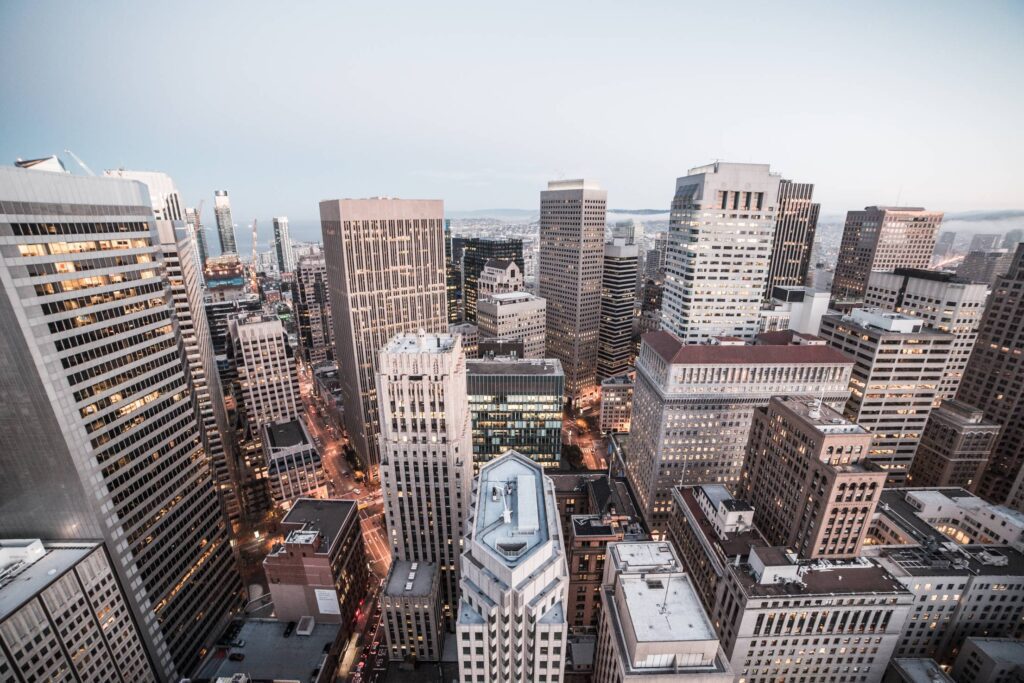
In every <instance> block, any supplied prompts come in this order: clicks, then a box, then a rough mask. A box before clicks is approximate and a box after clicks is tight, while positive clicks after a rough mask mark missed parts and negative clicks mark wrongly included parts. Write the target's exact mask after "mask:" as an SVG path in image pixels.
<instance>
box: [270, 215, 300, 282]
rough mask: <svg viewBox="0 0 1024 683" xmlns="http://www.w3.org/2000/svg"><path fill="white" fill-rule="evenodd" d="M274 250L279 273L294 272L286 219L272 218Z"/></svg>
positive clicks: (282, 217) (292, 253) (283, 217)
mask: <svg viewBox="0 0 1024 683" xmlns="http://www.w3.org/2000/svg"><path fill="white" fill-rule="evenodd" d="M274 250H275V251H276V252H277V270H278V271H279V272H281V273H291V272H294V271H295V252H294V251H293V250H292V238H291V236H289V235H288V217H287V216H274Z"/></svg>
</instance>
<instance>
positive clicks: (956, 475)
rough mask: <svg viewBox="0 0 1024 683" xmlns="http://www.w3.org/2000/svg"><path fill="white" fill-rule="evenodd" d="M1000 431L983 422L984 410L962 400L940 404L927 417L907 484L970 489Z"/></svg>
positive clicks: (988, 422) (979, 475)
mask: <svg viewBox="0 0 1024 683" xmlns="http://www.w3.org/2000/svg"><path fill="white" fill-rule="evenodd" d="M999 429H1000V427H999V425H998V424H996V423H995V422H990V421H989V420H986V419H985V412H984V411H982V410H978V409H977V408H975V407H974V406H970V405H967V404H966V403H963V402H961V401H955V400H952V399H948V400H946V401H943V402H942V405H941V406H940V407H938V408H936V409H935V410H933V411H932V413H931V415H930V416H929V417H928V424H927V425H926V426H925V428H924V432H923V433H922V434H921V444H920V445H919V446H918V447H917V455H915V456H914V464H913V466H912V467H911V468H910V476H909V477H908V481H907V483H908V484H909V485H910V486H936V487H938V486H942V487H945V486H960V487H963V488H965V489H971V490H973V489H974V487H975V486H976V485H977V483H978V482H979V481H980V480H981V473H982V472H983V471H984V470H985V465H986V464H987V463H988V458H989V456H990V455H991V454H992V447H993V446H995V442H996V439H997V438H999Z"/></svg>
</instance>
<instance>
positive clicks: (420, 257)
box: [320, 198, 448, 476]
mask: <svg viewBox="0 0 1024 683" xmlns="http://www.w3.org/2000/svg"><path fill="white" fill-rule="evenodd" d="M320 221H321V224H322V226H323V236H324V258H325V259H326V261H327V283H328V288H329V290H330V295H331V318H332V319H333V322H334V345H335V351H336V359H337V361H338V367H339V370H340V374H341V382H342V388H343V389H344V392H345V426H346V429H347V430H348V435H349V439H350V440H351V443H352V446H353V447H354V448H355V449H356V452H357V453H358V454H359V456H360V457H361V458H363V459H364V461H365V462H366V464H367V465H369V466H371V467H372V466H374V465H377V464H378V463H379V462H380V456H379V444H378V437H379V435H380V423H379V418H378V415H379V413H378V409H377V388H376V384H375V382H376V378H375V375H376V373H377V360H378V356H377V354H378V353H379V352H380V350H381V349H382V348H384V345H385V344H386V343H387V342H388V341H389V340H390V339H391V338H392V337H394V336H395V335H396V334H401V333H403V332H415V331H417V330H419V329H421V328H422V329H423V330H425V331H427V332H434V333H441V332H447V330H448V321H447V312H446V305H445V263H444V203H443V202H441V201H440V200H430V199H424V200H419V199H408V200H403V199H379V198H378V199H335V200H330V201H323V202H320ZM370 475H371V476H374V474H373V472H372V470H371V472H370Z"/></svg>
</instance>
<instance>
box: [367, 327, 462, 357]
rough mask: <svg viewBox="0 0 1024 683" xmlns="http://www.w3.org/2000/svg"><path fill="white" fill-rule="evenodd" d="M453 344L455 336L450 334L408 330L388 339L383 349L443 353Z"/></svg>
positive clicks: (390, 351) (397, 351)
mask: <svg viewBox="0 0 1024 683" xmlns="http://www.w3.org/2000/svg"><path fill="white" fill-rule="evenodd" d="M454 346H455V337H454V336H452V335H451V334H435V333H433V332H431V333H427V332H424V331H423V330H420V331H419V332H408V333H406V334H399V335H396V336H395V337H393V338H392V339H391V341H389V342H388V343H387V344H386V345H385V346H384V348H383V349H382V350H383V351H387V352H389V353H444V352H445V351H450V350H451V349H452V348H453V347H454Z"/></svg>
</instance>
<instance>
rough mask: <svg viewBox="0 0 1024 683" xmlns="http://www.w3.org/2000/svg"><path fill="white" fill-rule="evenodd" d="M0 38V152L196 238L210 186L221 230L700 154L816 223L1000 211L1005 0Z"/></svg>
mask: <svg viewBox="0 0 1024 683" xmlns="http://www.w3.org/2000/svg"><path fill="white" fill-rule="evenodd" d="M0 26H2V27H3V29H4V40H3V41H0V65H2V67H0V162H2V163H10V162H13V161H14V159H15V158H17V157H23V158H31V157H35V156H45V155H48V154H52V153H61V152H62V151H63V150H64V149H65V148H70V149H71V150H73V151H74V152H75V153H76V154H77V155H78V156H79V157H81V158H82V159H83V160H85V162H86V163H87V164H88V165H89V166H91V167H92V168H93V169H94V170H96V171H99V170H101V169H105V168H116V167H124V168H129V169H135V170H159V171H164V172H166V173H168V174H170V175H171V176H172V177H173V178H174V179H175V181H176V182H177V184H178V187H179V189H180V191H181V193H182V195H183V197H184V199H185V202H186V203H187V204H189V205H195V204H196V203H197V202H198V201H199V199H200V198H201V197H205V199H206V208H205V209H204V222H206V223H207V225H210V224H212V222H213V213H212V204H213V191H214V190H215V189H227V190H228V191H229V192H230V194H231V198H232V205H233V209H234V219H235V221H236V223H238V224H239V225H240V226H244V225H245V224H247V223H248V222H250V221H251V220H252V218H259V219H260V220H261V222H262V221H266V223H264V224H265V225H269V219H270V217H271V216H274V215H287V216H289V217H291V218H292V221H293V223H295V222H303V221H313V220H315V219H316V217H317V216H318V202H319V201H320V200H322V199H330V198H340V197H367V196H379V195H388V196H398V197H407V198H441V199H444V200H445V205H446V208H447V209H448V210H450V211H453V212H454V211H468V210H474V209H493V208H520V209H531V208H535V207H536V206H537V204H538V202H539V197H538V191H539V190H541V189H543V188H544V187H545V184H546V181H547V180H549V179H558V178H578V177H586V178H592V179H594V180H596V181H598V182H599V183H600V184H601V185H602V186H603V187H604V188H605V189H606V190H607V191H608V199H609V206H610V207H616V208H628V209H640V208H667V207H668V205H669V203H670V202H671V198H672V193H673V190H674V182H675V178H676V177H678V176H681V175H685V174H686V172H687V169H689V168H691V167H694V166H698V165H702V164H705V163H708V162H710V161H714V160H716V159H718V160H723V161H739V162H759V163H770V164H771V165H772V168H773V170H776V171H779V172H781V174H782V175H783V177H785V178H792V179H794V180H798V181H803V182H813V183H815V198H816V199H817V200H818V201H820V202H821V203H822V212H823V213H825V214H830V213H833V214H838V213H843V212H845V211H846V210H847V209H851V208H860V207H863V206H866V205H869V204H895V203H897V202H899V203H901V204H904V205H921V206H926V207H928V208H933V209H943V210H946V211H986V210H1005V209H1024V182H1022V174H1021V172H1020V168H1021V166H1020V163H1021V159H1022V158H1024V132H1022V124H1024V87H1021V86H1022V79H1024V40H1022V39H1021V36H1024V2H997V1H994V0H993V1H991V2H979V3H966V2H943V1H935V2H909V1H908V2H891V1H890V2H870V1H867V2H850V3H839V2H815V3H811V2H808V3H790V2H781V3H770V4H765V3H753V2H751V3H744V2H723V3H711V2H706V1H704V2H701V3H688V2H680V1H675V2H653V1H652V2H603V1H599V0H592V1H590V2H557V3H552V2H547V3H544V2H528V1H525V0H520V1H517V2H509V3H486V2H484V3H481V2H465V3H456V2H430V3H428V2H408V3H401V2H360V3H343V2H323V3H319V2H292V3H284V2H162V3H151V2H137V1H136V2H106V1H104V0H90V2H77V3H76V2H49V1H47V0H41V1H39V2H27V1H20V0H7V1H5V2H3V3H0ZM68 161H70V160H68ZM75 170H76V172H78V171H77V169H75Z"/></svg>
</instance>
